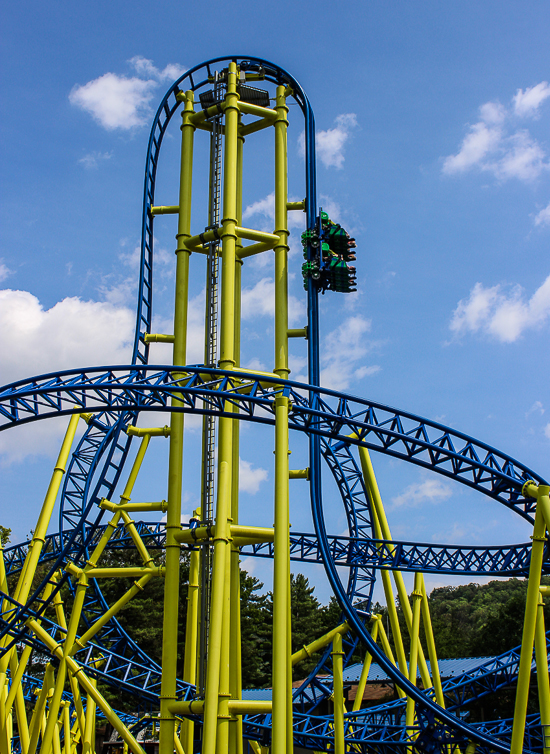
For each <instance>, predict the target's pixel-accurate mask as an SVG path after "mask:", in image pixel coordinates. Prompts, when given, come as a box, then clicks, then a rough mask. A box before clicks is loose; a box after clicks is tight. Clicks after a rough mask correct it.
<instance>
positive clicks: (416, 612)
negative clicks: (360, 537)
mask: <svg viewBox="0 0 550 754" xmlns="http://www.w3.org/2000/svg"><path fill="white" fill-rule="evenodd" d="M422 581H423V580H422V574H421V573H418V572H417V573H415V574H414V591H413V593H412V598H413V609H412V613H413V620H412V631H411V654H410V657H409V681H410V682H411V683H412V685H413V686H416V671H417V668H418V649H419V646H420V612H421V608H422ZM414 711H415V703H414V699H413V698H412V697H410V696H409V697H407V711H406V715H405V724H406V726H407V729H408V730H407V732H408V733H410V732H411V731H410V728H411V727H412V726H414ZM410 751H411V754H412V751H413V747H412V746H411V748H410Z"/></svg>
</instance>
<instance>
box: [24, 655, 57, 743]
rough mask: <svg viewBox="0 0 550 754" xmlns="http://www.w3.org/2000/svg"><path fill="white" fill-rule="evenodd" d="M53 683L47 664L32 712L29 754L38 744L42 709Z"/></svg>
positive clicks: (49, 666)
mask: <svg viewBox="0 0 550 754" xmlns="http://www.w3.org/2000/svg"><path fill="white" fill-rule="evenodd" d="M54 683H55V678H54V670H53V666H52V664H51V663H50V662H49V663H48V664H47V665H46V671H45V673H44V679H43V681H42V688H41V689H40V693H39V694H38V698H37V700H36V702H35V705H34V710H33V713H32V717H31V724H30V726H29V732H30V743H29V749H28V751H29V754H35V752H36V746H37V744H38V737H39V735H40V732H41V723H42V718H43V714H44V707H45V706H46V700H47V698H48V696H49V694H50V691H51V690H52V689H53V684H54Z"/></svg>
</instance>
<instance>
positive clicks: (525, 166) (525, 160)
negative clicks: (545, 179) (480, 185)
mask: <svg viewBox="0 0 550 754" xmlns="http://www.w3.org/2000/svg"><path fill="white" fill-rule="evenodd" d="M503 151H504V154H503V155H502V157H501V159H500V160H497V161H496V162H494V163H492V164H488V165H487V167H486V169H487V170H491V171H492V172H493V173H494V174H495V175H496V176H497V178H501V179H502V180H506V179H508V178H518V179H519V180H520V181H526V182H529V181H534V180H535V179H536V178H538V177H539V175H541V173H542V172H543V171H544V170H548V169H550V164H549V163H548V162H545V161H544V158H545V157H546V153H545V152H544V150H543V149H542V147H541V146H540V144H539V143H538V142H537V141H536V140H535V139H533V138H532V137H531V135H530V133H529V132H528V131H518V132H517V133H515V134H512V136H510V137H509V138H508V139H507V140H506V142H505V144H504V150H503Z"/></svg>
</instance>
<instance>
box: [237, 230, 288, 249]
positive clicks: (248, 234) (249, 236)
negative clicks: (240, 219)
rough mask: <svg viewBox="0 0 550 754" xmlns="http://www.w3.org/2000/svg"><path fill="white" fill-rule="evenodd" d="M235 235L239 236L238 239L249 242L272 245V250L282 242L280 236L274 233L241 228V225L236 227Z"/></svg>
mask: <svg viewBox="0 0 550 754" xmlns="http://www.w3.org/2000/svg"><path fill="white" fill-rule="evenodd" d="M235 233H236V234H237V238H245V239H246V240H247V241H259V242H261V243H270V244H271V248H273V247H274V245H275V244H276V243H278V242H279V240H280V236H278V235H276V234H274V233H266V232H265V231H262V230H254V229H253V228H241V227H240V225H236V226H235Z"/></svg>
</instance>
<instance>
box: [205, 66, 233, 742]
mask: <svg viewBox="0 0 550 754" xmlns="http://www.w3.org/2000/svg"><path fill="white" fill-rule="evenodd" d="M237 76H238V73H237V66H236V64H235V63H234V62H232V63H230V65H229V69H228V74H227V79H228V80H227V94H226V98H225V160H224V187H223V220H222V225H223V227H222V232H221V237H222V295H221V337H220V368H221V369H233V368H234V366H235V262H236V242H237V234H236V232H235V227H236V226H237V175H238V169H237V152H238V125H239V107H238V99H239V97H238V94H237ZM233 421H234V420H233V419H229V418H220V421H219V442H218V489H217V501H216V524H215V536H214V548H213V550H214V552H213V558H212V583H211V597H210V603H211V604H210V633H209V639H208V667H207V672H206V692H205V704H204V737H203V754H214V752H216V751H218V752H220V751H223V752H224V754H225V752H226V751H227V750H228V745H229V730H228V726H229V698H228V694H229V686H227V688H223V689H222V688H221V686H220V678H221V677H222V678H223V680H224V683H225V678H226V677H227V678H228V673H227V674H226V672H225V668H224V671H223V675H221V670H222V669H221V663H222V661H223V662H224V664H225V663H227V664H228V663H229V642H228V641H227V640H226V637H225V636H224V631H225V632H228V631H229V625H230V620H227V621H225V622H224V620H223V618H224V612H226V611H225V607H226V599H225V597H226V586H227V587H228V588H229V582H230V580H228V579H226V569H227V566H228V563H229V562H230V559H229V558H228V556H227V549H228V548H229V547H230V529H229V520H228V519H229V518H230V516H231V491H232V482H231V478H232V471H233ZM225 647H227V652H226V651H225ZM218 739H219V741H218ZM220 747H221V748H220Z"/></svg>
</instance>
